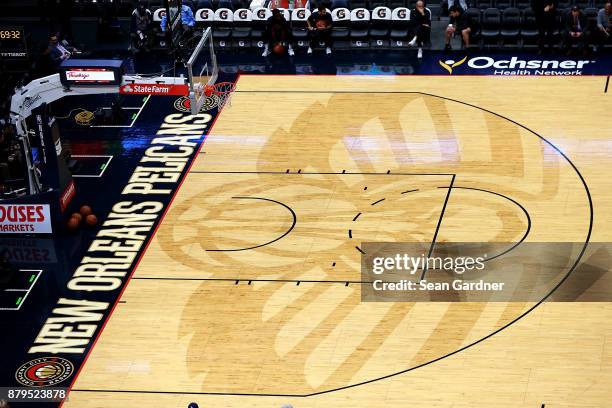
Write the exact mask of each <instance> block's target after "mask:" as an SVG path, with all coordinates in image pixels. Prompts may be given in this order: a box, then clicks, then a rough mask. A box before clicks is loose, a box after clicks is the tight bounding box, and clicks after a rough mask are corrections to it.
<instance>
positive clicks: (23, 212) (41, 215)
mask: <svg viewBox="0 0 612 408" xmlns="http://www.w3.org/2000/svg"><path fill="white" fill-rule="evenodd" d="M51 232H53V231H52V229H51V210H50V207H49V205H48V204H0V234H14V233H24V234H25V233H30V234H50V233H51Z"/></svg>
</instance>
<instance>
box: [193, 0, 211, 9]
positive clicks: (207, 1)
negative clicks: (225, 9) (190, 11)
mask: <svg viewBox="0 0 612 408" xmlns="http://www.w3.org/2000/svg"><path fill="white" fill-rule="evenodd" d="M199 9H211V10H212V9H214V6H213V3H212V1H211V0H198V1H197V2H196V10H199Z"/></svg>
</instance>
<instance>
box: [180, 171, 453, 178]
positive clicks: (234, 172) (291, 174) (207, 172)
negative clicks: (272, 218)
mask: <svg viewBox="0 0 612 408" xmlns="http://www.w3.org/2000/svg"><path fill="white" fill-rule="evenodd" d="M192 173H195V174H278V175H283V176H303V175H309V174H313V175H338V176H350V175H353V174H355V175H365V176H391V177H393V176H454V175H455V174H454V173H392V174H390V173H362V172H359V173H345V172H342V173H338V172H333V171H327V172H325V171H317V172H301V173H285V172H283V171H205V170H192V171H190V172H189V174H192Z"/></svg>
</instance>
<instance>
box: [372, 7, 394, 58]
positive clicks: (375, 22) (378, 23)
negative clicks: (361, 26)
mask: <svg viewBox="0 0 612 408" xmlns="http://www.w3.org/2000/svg"><path fill="white" fill-rule="evenodd" d="M390 27H391V9H389V8H388V7H382V6H381V7H376V8H375V9H374V10H372V16H371V21H370V39H371V40H372V41H371V43H370V44H371V46H372V48H388V47H389V31H390Z"/></svg>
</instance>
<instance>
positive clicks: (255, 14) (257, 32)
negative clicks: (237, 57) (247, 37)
mask: <svg viewBox="0 0 612 408" xmlns="http://www.w3.org/2000/svg"><path fill="white" fill-rule="evenodd" d="M271 16H272V10H270V9H269V8H265V7H258V8H256V9H254V10H252V15H251V18H252V22H251V41H252V43H251V45H252V46H253V47H257V48H263V47H264V43H263V33H264V31H265V29H266V22H267V21H268V18H270V17H271Z"/></svg>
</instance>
